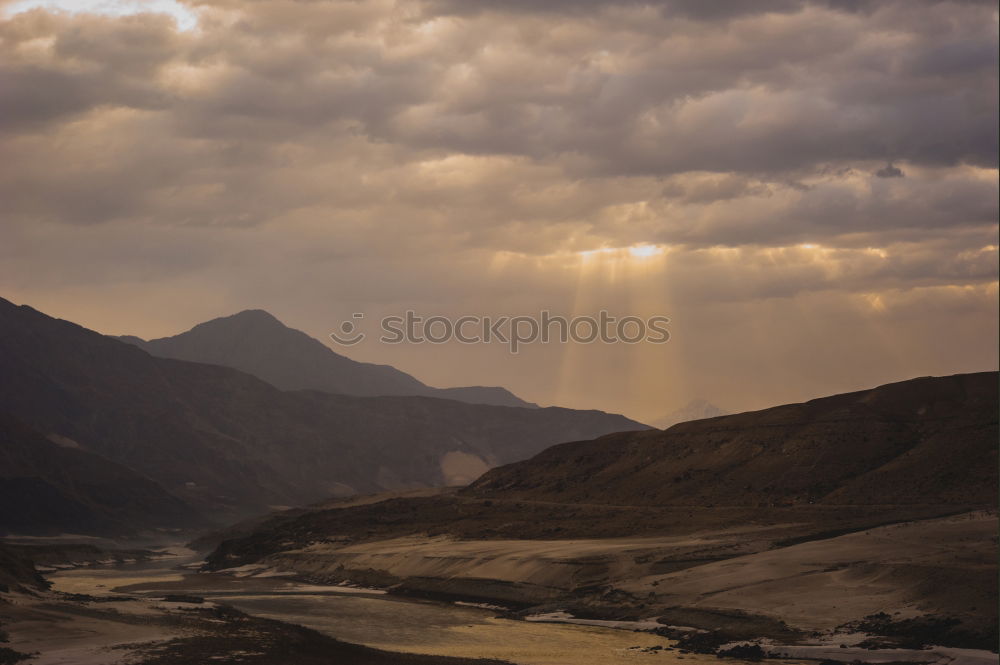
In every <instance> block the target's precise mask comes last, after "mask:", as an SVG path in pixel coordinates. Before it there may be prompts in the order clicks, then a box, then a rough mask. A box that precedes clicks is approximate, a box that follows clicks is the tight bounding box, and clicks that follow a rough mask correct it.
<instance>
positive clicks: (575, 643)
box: [48, 554, 718, 665]
mask: <svg viewBox="0 0 1000 665" xmlns="http://www.w3.org/2000/svg"><path fill="white" fill-rule="evenodd" d="M195 560H196V558H195V557H194V556H193V555H191V554H187V555H185V556H180V557H173V558H169V559H161V560H157V561H150V562H144V563H137V564H122V565H116V566H102V567H94V568H79V569H74V570H66V571H59V572H55V573H50V574H49V575H48V577H49V579H51V580H52V582H53V583H54V587H53V588H54V589H56V590H57V591H65V592H70V593H90V594H108V593H110V592H111V591H112V590H113V589H115V588H118V587H122V586H127V585H132V584H139V583H153V584H154V585H155V584H156V583H162V582H170V581H178V580H181V579H185V576H187V577H186V579H187V583H186V584H185V585H184V586H185V589H184V590H183V591H181V590H179V589H176V588H173V589H170V590H169V591H161V592H156V591H146V592H145V593H148V594H149V595H162V594H163V593H189V594H196V595H199V596H203V597H204V598H206V599H208V600H213V601H217V602H224V603H226V604H228V605H232V606H234V607H236V608H238V609H240V610H243V611H245V612H247V613H249V614H253V615H256V616H261V617H266V618H270V619H279V620H282V621H287V622H290V623H297V624H300V625H303V626H307V627H309V628H312V629H315V630H318V631H320V632H322V633H325V634H327V635H330V636H332V637H335V638H337V639H340V640H344V641H347V642H354V643H357V644H365V645H368V646H372V647H377V648H381V649H388V650H392V651H408V652H412V653H426V654H435V655H442V656H444V655H448V656H464V657H484V658H485V657H489V658H500V659H504V660H508V661H510V662H512V663H518V664H520V665H605V664H608V663H636V662H659V663H672V662H674V661H676V660H685V661H686V663H692V662H699V661H701V662H705V663H708V662H711V663H715V664H717V663H718V660H717V659H716V658H715V657H711V656H699V655H695V654H684V655H681V654H679V653H678V652H676V651H658V652H644V651H641V650H640V649H641V648H645V647H652V646H661V647H669V646H670V645H671V642H670V641H669V640H666V639H664V638H661V637H658V636H656V635H652V634H649V633H635V632H631V631H626V630H614V629H609V628H602V627H595V626H577V625H567V624H556V623H530V622H525V621H511V620H507V619H498V618H496V616H495V615H496V612H495V611H492V610H488V609H480V608H476V607H467V606H458V605H454V604H451V603H445V602H432V601H420V600H411V599H403V598H398V597H394V596H386V595H376V594H365V593H359V590H357V589H349V590H348V589H342V590H338V588H337V587H317V586H316V585H300V584H296V583H293V582H286V581H284V580H274V579H273V578H272V579H271V580H268V582H269V583H271V584H272V585H273V588H269V589H264V590H262V589H261V584H260V581H257V580H254V579H253V578H246V579H245V580H243V579H238V580H232V581H231V583H229V584H227V588H226V589H225V590H224V591H220V590H218V588H212V587H213V586H214V585H211V584H206V585H205V588H199V583H200V581H201V579H206V580H207V577H206V578H200V577H199V576H198V575H193V574H191V573H190V571H188V570H185V569H182V568H178V566H180V565H184V564H190V563H191V562H193V561H195ZM130 593H132V592H130Z"/></svg>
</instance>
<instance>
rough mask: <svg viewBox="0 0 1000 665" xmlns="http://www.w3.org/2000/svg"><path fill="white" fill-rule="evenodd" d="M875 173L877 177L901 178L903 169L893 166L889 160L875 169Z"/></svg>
mask: <svg viewBox="0 0 1000 665" xmlns="http://www.w3.org/2000/svg"><path fill="white" fill-rule="evenodd" d="M875 175H876V176H877V177H879V178H902V177H903V170H902V169H900V168H898V167H895V166H893V165H892V162H889V163H888V164H886V165H885V166H883V167H882V168H880V169H879V170H878V171H876V172H875Z"/></svg>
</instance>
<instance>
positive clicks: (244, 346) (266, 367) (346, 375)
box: [118, 309, 537, 408]
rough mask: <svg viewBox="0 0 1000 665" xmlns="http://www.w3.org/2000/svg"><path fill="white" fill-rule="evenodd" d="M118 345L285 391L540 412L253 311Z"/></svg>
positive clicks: (507, 395) (489, 389)
mask: <svg viewBox="0 0 1000 665" xmlns="http://www.w3.org/2000/svg"><path fill="white" fill-rule="evenodd" d="M118 339H120V340H122V341H124V342H128V343H130V344H134V345H136V346H138V347H139V348H141V349H142V350H144V351H146V352H148V353H150V354H152V355H154V356H159V357H161V358H173V359H175V360H190V361H193V362H199V363H210V364H213V365H223V366H224V367H232V368H234V369H238V370H241V371H244V372H246V373H247V374H253V375H254V376H256V377H257V378H259V379H263V380H264V381H267V382H268V383H270V384H271V385H272V386H275V387H276V388H279V389H281V390H302V389H309V390H322V391H324V392H328V393H337V394H342V395H361V396H369V397H371V396H385V395H420V396H423V397H440V398H443V399H454V400H458V401H460V402H468V403H470V404H492V405H495V406H519V407H525V408H535V407H537V404H533V403H531V402H526V401H524V400H522V399H521V398H519V397H517V396H516V395H514V394H513V393H511V392H510V391H508V390H507V389H505V388H500V387H493V386H470V387H462V388H432V387H430V386H427V385H424V384H423V383H421V382H420V381H418V380H417V379H415V378H414V377H412V376H410V375H409V374H407V373H405V372H402V371H400V370H398V369H396V368H395V367H392V366H390V365H376V364H373V363H363V362H358V361H356V360H351V359H350V358H347V357H346V356H342V355H340V354H338V353H335V352H334V351H332V350H331V349H330V348H329V347H327V346H326V345H325V344H323V343H322V342H320V341H319V340H316V339H313V338H312V337H309V336H308V335H306V334H305V333H304V332H301V331H299V330H294V329H292V328H289V327H288V326H286V325H285V324H283V323H282V322H281V321H279V320H278V319H276V318H275V317H274V316H272V315H271V314H269V313H267V312H265V311H263V310H259V309H251V310H246V311H243V312H239V313H238V314H233V315H232V316H225V317H221V318H218V319H212V320H211V321H206V322H205V323H200V324H198V325H196V326H195V327H194V328H192V329H191V330H188V331H187V332H184V333H181V334H179V335H175V336H173V337H161V338H159V339H152V340H148V341H146V340H143V339H141V338H139V337H135V336H132V335H125V336H122V337H119V338H118Z"/></svg>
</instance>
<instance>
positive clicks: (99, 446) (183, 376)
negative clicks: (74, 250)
mask: <svg viewBox="0 0 1000 665" xmlns="http://www.w3.org/2000/svg"><path fill="white" fill-rule="evenodd" d="M255 316H256V315H255ZM317 344H319V343H318V342H317ZM0 376H3V377H4V379H3V381H2V382H0V412H5V413H8V414H10V415H11V416H12V417H14V418H16V419H17V420H18V421H20V422H22V423H24V424H25V425H26V426H27V427H28V428H29V429H31V430H34V431H35V432H36V435H30V436H33V438H32V440H33V441H35V442H39V443H40V442H41V441H47V442H52V441H61V442H71V444H70V445H73V446H74V447H75V448H76V449H77V450H78V451H80V454H83V453H87V454H90V455H96V456H99V457H100V458H103V459H105V460H109V461H110V462H113V463H115V464H117V465H120V467H122V468H124V469H127V470H130V471H131V472H133V473H134V474H135V475H136V476H138V477H141V478H146V479H148V480H150V481H151V482H153V483H155V484H156V485H157V486H158V487H159V488H160V490H162V491H164V492H165V493H167V494H169V495H170V496H172V497H175V498H177V499H180V500H182V501H183V502H185V503H186V504H187V505H189V506H191V507H193V508H194V509H195V510H196V511H197V513H198V514H199V515H210V516H215V517H217V518H218V519H231V518H235V517H240V516H244V515H249V514H254V513H257V512H260V511H262V510H266V509H267V508H268V507H270V506H274V505H297V504H302V503H305V502H309V501H315V500H319V499H322V498H324V497H328V496H330V495H331V494H349V493H353V492H356V491H357V492H371V491H377V490H381V489H393V488H407V487H419V486H430V485H442V484H462V483H466V482H469V481H470V480H472V479H474V478H475V477H476V476H478V475H479V474H480V473H482V472H483V471H485V470H486V469H487V468H489V467H491V466H495V465H497V464H504V463H509V462H512V461H515V460H518V459H524V458H526V457H530V456H531V455H534V454H535V453H537V452H539V451H540V450H542V449H544V448H546V447H548V446H550V445H552V444H554V443H558V442H561V441H567V440H573V439H579V438H584V437H589V436H596V435H599V434H605V433H609V432H615V431H621V430H629V429H642V428H644V427H645V426H644V425H642V424H641V423H637V422H635V421H632V420H629V419H627V418H625V417H623V416H619V415H614V414H607V413H604V412H600V411H577V410H572V409H562V408H556V407H550V408H520V407H505V406H491V405H483V404H470V403H465V402H460V401H456V400H451V399H440V398H431V397H418V396H381V397H359V396H353V395H344V394H331V393H327V392H322V391H318V390H280V389H278V388H277V387H275V386H273V385H271V384H269V383H267V382H265V381H262V380H261V379H259V378H257V377H254V376H251V375H250V374H247V373H244V372H241V371H239V370H236V369H232V368H228V367H222V366H219V365H214V364H204V363H198V362H188V361H182V360H174V359H168V358H160V357H155V356H153V355H150V354H149V353H147V352H145V351H143V350H142V349H140V348H138V347H136V346H135V345H132V344H126V343H123V342H120V341H118V340H115V339H113V338H110V337H107V336H105V335H101V334H99V333H96V332H94V331H91V330H87V329H85V328H83V327H81V326H78V325H76V324H73V323H70V322H68V321H63V320H59V319H54V318H52V317H49V316H46V315H45V314H42V313H41V312H38V311H36V310H34V309H32V308H30V307H27V306H16V305H14V304H12V303H10V302H8V301H6V300H2V299H0ZM10 432H15V433H17V432H20V430H17V429H16V428H14V427H13V426H12V427H11V429H10V430H9V432H6V433H5V434H4V436H3V437H2V438H0V447H4V448H6V449H9V450H20V449H21V448H23V447H24V446H23V445H22V443H23V442H22V440H21V439H18V438H17V437H22V438H23V437H28V436H29V434H27V433H23V432H21V433H18V434H17V436H13V435H12V434H11V433H10ZM60 455H61V453H60ZM88 459H92V458H89V457H88ZM55 463H56V458H53V464H55ZM45 473H47V471H46V470H45V469H41V470H37V471H33V470H32V469H31V468H29V467H25V470H24V471H23V473H22V474H21V475H20V476H19V477H20V478H21V479H20V480H18V482H19V483H21V484H22V486H23V487H29V486H31V487H37V488H40V489H38V492H39V494H38V496H40V497H42V496H48V495H49V494H51V493H52V492H51V487H50V486H51V483H48V484H46V482H43V481H45V479H46V478H47V476H46V475H45ZM30 479H35V480H30ZM39 479H41V480H39ZM8 481H10V479H7V480H6V481H5V483H7V482H8ZM32 483H34V484H33V485H32ZM130 483H131V481H130ZM130 483H123V485H129V484H130ZM9 486H12V485H9ZM144 491H148V492H154V491H157V490H154V489H151V488H148V487H147V488H146V490H144ZM69 496H73V497H76V498H80V497H82V496H83V495H82V494H80V495H74V494H72V493H70V494H69ZM22 499H23V500H24V501H25V502H30V501H31V500H32V499H31V497H30V496H28V495H23V496H22ZM125 500H126V495H124V494H123V495H122V496H116V497H113V498H111V499H109V501H111V502H112V503H114V502H117V501H125ZM82 503H86V502H82ZM11 510H15V509H14V508H11ZM132 517H133V519H131V520H129V521H130V522H131V525H132V526H172V525H173V523H174V522H173V520H164V519H160V518H161V517H163V516H162V515H160V514H156V513H149V514H146V515H145V518H146V519H143V520H135V519H134V517H135V516H132ZM93 518H94V519H95V520H100V519H102V516H101V515H96V514H95V515H94V516H93ZM53 526H57V525H53Z"/></svg>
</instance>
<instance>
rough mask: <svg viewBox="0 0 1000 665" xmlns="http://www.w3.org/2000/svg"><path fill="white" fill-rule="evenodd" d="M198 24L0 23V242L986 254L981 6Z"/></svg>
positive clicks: (428, 5)
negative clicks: (244, 237) (180, 235)
mask: <svg viewBox="0 0 1000 665" xmlns="http://www.w3.org/2000/svg"><path fill="white" fill-rule="evenodd" d="M194 4H195V6H196V7H198V8H199V12H200V26H199V29H198V30H195V31H187V32H184V31H178V30H176V29H175V26H174V24H173V23H172V22H171V21H170V20H169V19H168V18H167V17H163V16H157V15H152V14H143V15H137V16H129V17H118V18H113V17H100V16H92V15H84V14H80V15H66V14H63V15H54V14H49V13H46V12H44V11H41V10H35V11H33V12H28V13H23V14H18V15H15V16H13V17H10V18H9V19H8V20H5V21H3V22H2V24H0V63H3V64H2V65H0V96H2V99H0V104H2V105H3V107H4V109H5V115H4V116H3V118H2V119H0V141H2V142H3V145H2V146H0V149H2V150H3V152H4V154H5V155H8V156H10V160H12V162H16V164H17V168H16V169H15V168H10V167H9V166H8V167H6V168H4V169H3V171H2V174H0V199H2V204H0V205H2V206H3V212H4V220H5V221H4V224H7V225H31V224H35V223H41V222H44V223H54V224H73V225H81V226H83V225H99V224H101V223H108V224H112V223H113V224H116V225H117V224H129V223H134V224H136V225H145V226H148V227H150V228H159V229H171V228H185V229H187V228H189V227H212V228H231V229H234V231H233V232H234V233H236V232H237V231H235V229H244V230H249V229H255V230H256V231H255V232H257V233H260V234H261V237H264V236H266V235H267V234H274V235H278V234H281V233H287V234H288V236H287V239H286V240H285V241H284V242H287V243H289V245H290V247H289V251H291V252H292V253H293V254H294V253H296V252H297V253H298V254H296V256H308V257H311V258H310V262H312V261H320V262H321V261H322V257H328V258H329V257H332V258H330V260H331V261H333V260H342V259H343V257H344V256H348V255H354V254H356V255H363V256H368V257H380V256H388V255H396V254H398V253H399V252H401V251H402V250H401V249H400V247H401V246H404V247H407V248H411V247H416V248H419V249H420V251H429V252H435V251H436V252H439V253H441V254H446V253H448V252H461V251H472V252H478V251H497V250H502V251H512V252H521V253H524V254H527V255H534V256H545V255H549V254H557V253H559V252H573V251H578V250H585V249H589V248H593V247H599V246H610V247H625V246H628V245H631V244H636V243H644V242H655V243H663V244H669V245H676V246H678V247H687V248H691V249H693V250H698V251H700V250H701V249H704V248H711V247H715V246H718V247H748V248H752V249H754V251H756V250H757V249H759V248H766V247H786V246H790V245H795V244H798V243H820V244H823V245H828V246H830V247H839V248H843V249H849V250H852V251H853V250H857V249H859V248H864V247H882V246H888V245H890V244H905V245H906V246H907V247H910V248H916V247H918V246H920V244H921V243H922V242H926V243H927V244H928V246H934V243H936V242H937V241H938V240H939V239H940V237H941V236H942V235H946V234H949V233H956V232H957V231H959V230H961V231H962V234H960V237H961V238H962V239H963V241H967V242H969V243H980V244H979V245H973V244H970V245H969V246H968V247H965V248H964V250H968V251H979V250H980V249H981V247H982V244H981V242H980V241H981V240H982V235H983V233H986V234H987V235H989V234H991V233H994V232H995V228H996V215H997V208H996V197H995V186H996V171H995V169H996V165H997V60H996V47H997V35H996V21H995V7H994V6H993V5H991V4H985V3H973V2H968V3H958V2H931V1H929V0H928V1H926V2H919V3H917V2H833V1H830V2H795V1H793V0H774V1H772V2H760V3H747V2H694V1H693V0H683V1H681V0H674V1H671V2H655V3H652V2H631V1H628V0H618V1H612V0H604V1H598V0H591V1H586V2H572V3H570V2H558V1H557V2H545V3H537V2H532V3H528V2H520V1H515V2H503V3H498V2H480V1H478V0H463V1H462V2H457V1H455V2H451V1H445V0H434V1H430V2H425V3H395V2H392V1H391V0H373V1H371V2H354V1H348V0H345V1H342V2H323V3H303V2H295V1H293V0H261V1H259V2H254V3H244V2H235V1H232V0H210V1H206V2H198V3H194ZM904 170H905V173H906V177H905V178H899V177H886V176H894V175H897V171H898V175H902V172H903V171H904ZM970 230H972V231H978V232H979V233H972V234H966V233H965V232H966V231H970ZM248 232H249V231H248ZM26 237H27V236H26ZM184 237H185V238H193V237H195V236H188V235H187V234H186V233H185V234H184ZM296 238H298V239H300V240H299V241H298V242H300V243H301V246H299V247H294V245H295V242H297V241H296V240H295V239H296ZM973 238H974V239H973ZM987 244H989V243H987ZM327 245H329V246H332V247H335V248H336V251H335V252H332V253H331V252H329V251H322V248H323V247H325V246H327ZM220 246H221V245H220ZM261 246H262V247H263V246H266V243H263V244H262V245H261ZM168 247H170V248H173V249H174V250H176V251H180V250H177V249H176V248H177V247H178V246H177V245H175V244H169V245H168ZM908 251H916V250H915V249H912V250H908ZM954 251H955V252H959V253H960V251H963V250H960V249H955V250H954ZM953 253H954V252H953ZM199 255H200V254H199ZM169 256H170V252H169V251H167V252H165V253H164V254H157V259H156V260H157V262H161V263H162V262H168V261H169ZM748 256H750V259H749V260H753V261H763V260H764V259H763V258H761V255H757V254H753V253H751V254H750V255H748ZM845 256H846V255H845ZM845 256H837V255H831V259H830V260H831V261H834V262H837V261H844V260H846V258H845ZM977 256H978V255H977ZM317 257H319V258H317ZM177 265H178V270H186V269H188V268H189V267H190V264H189V263H188V262H186V261H185V260H184V259H183V258H182V257H180V256H179V257H178V259H177ZM920 265H924V266H926V265H927V264H920ZM927 269H928V270H929V269H930V268H929V267H928V268H927ZM775 274H777V273H775ZM816 274H817V275H818V279H820V280H821V281H822V282H823V283H824V284H825V285H826V286H828V287H829V286H831V285H835V284H837V283H838V281H837V278H835V274H836V273H835V272H829V271H820V272H818V273H816ZM868 274H870V275H871V276H872V279H873V280H874V279H876V276H877V275H879V274H882V273H875V272H872V273H868ZM900 274H905V275H911V273H910V272H906V273H900ZM953 274H954V276H955V279H956V280H959V281H960V280H961V279H963V278H962V277H961V275H962V274H966V275H967V276H968V279H970V280H973V281H975V280H980V281H981V279H983V277H982V272H981V271H972V272H968V273H962V272H961V271H958V272H955V273H953ZM914 279H915V277H914ZM840 283H844V282H843V280H841V282H840ZM802 284H806V285H812V284H813V281H811V280H809V279H803V280H802ZM810 288H812V287H811V286H810ZM817 288H818V287H817ZM851 288H855V287H851Z"/></svg>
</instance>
